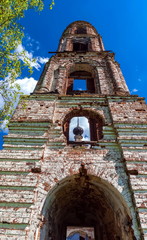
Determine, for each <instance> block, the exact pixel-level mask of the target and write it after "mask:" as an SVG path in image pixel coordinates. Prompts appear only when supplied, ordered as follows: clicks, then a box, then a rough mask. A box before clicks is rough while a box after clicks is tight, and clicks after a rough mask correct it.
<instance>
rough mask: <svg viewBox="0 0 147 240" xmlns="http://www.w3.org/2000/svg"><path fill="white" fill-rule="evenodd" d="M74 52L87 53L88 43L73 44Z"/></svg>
mask: <svg viewBox="0 0 147 240" xmlns="http://www.w3.org/2000/svg"><path fill="white" fill-rule="evenodd" d="M73 51H75V52H87V51H88V43H80V42H75V43H73Z"/></svg>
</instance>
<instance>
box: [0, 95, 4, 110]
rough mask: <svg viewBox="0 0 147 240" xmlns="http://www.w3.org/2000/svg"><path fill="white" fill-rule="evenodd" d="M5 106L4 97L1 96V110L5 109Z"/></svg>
mask: <svg viewBox="0 0 147 240" xmlns="http://www.w3.org/2000/svg"><path fill="white" fill-rule="evenodd" d="M3 106H4V99H3V97H2V95H1V94H0V109H3Z"/></svg>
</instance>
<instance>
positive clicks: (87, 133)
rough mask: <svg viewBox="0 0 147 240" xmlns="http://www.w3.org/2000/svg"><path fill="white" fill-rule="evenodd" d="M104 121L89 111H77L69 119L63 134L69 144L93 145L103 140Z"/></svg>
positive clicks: (64, 125)
mask: <svg viewBox="0 0 147 240" xmlns="http://www.w3.org/2000/svg"><path fill="white" fill-rule="evenodd" d="M102 128H103V120H102V118H100V117H99V116H98V114H93V113H92V112H89V111H80V110H79V111H76V112H73V113H71V116H69V117H67V120H66V121H65V122H64V124H63V132H64V134H65V136H66V139H67V143H75V144H81V143H84V144H92V143H95V142H97V141H99V140H100V139H102V138H103V132H102Z"/></svg>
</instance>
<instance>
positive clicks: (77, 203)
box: [40, 170, 135, 240]
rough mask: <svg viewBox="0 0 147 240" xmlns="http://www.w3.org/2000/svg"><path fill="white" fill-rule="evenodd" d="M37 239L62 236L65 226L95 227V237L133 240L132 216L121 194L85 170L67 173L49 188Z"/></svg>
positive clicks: (51, 239)
mask: <svg viewBox="0 0 147 240" xmlns="http://www.w3.org/2000/svg"><path fill="white" fill-rule="evenodd" d="M42 215H44V217H45V220H44V222H45V224H44V225H43V227H42V230H41V235H40V240H65V239H66V228H67V226H85V227H88V226H90V227H93V228H94V229H95V240H116V239H117V240H118V239H121V240H122V239H125V240H133V239H135V238H134V235H133V230H132V228H131V218H130V213H129V210H128V207H127V205H126V203H125V202H124V200H123V198H122V196H121V194H120V193H119V192H118V191H117V190H116V189H115V188H114V187H113V186H112V185H111V184H109V183H108V182H106V181H104V180H102V179H100V178H98V177H95V176H92V175H87V174H86V170H85V171H80V173H79V174H77V175H73V176H71V177H67V178H65V179H63V180H62V181H61V182H59V183H58V184H57V185H56V186H55V188H54V189H52V190H51V192H49V194H48V196H47V199H46V202H45V204H44V207H43V210H42Z"/></svg>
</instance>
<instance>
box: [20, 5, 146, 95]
mask: <svg viewBox="0 0 147 240" xmlns="http://www.w3.org/2000/svg"><path fill="white" fill-rule="evenodd" d="M49 3H50V2H49V0H48V1H47V0H45V8H44V10H43V11H42V12H37V11H36V12H35V11H34V10H28V11H26V12H25V17H24V18H23V19H21V20H20V23H21V24H22V25H23V27H24V32H25V38H24V40H23V45H22V46H20V48H19V50H20V49H21V48H22V47H23V48H24V49H25V50H26V53H27V54H28V56H29V57H30V61H31V59H32V57H36V65H35V66H34V67H35V68H34V73H33V75H31V76H30V75H29V73H27V72H26V71H24V72H23V74H22V76H21V79H22V81H21V82H22V85H23V89H25V90H24V92H29V91H32V89H33V87H34V86H35V81H34V80H38V79H39V76H40V74H41V71H42V68H43V66H44V64H43V63H44V62H45V61H46V60H47V58H49V57H51V54H49V53H48V52H49V51H56V50H57V47H58V43H59V39H60V37H61V34H62V32H63V31H64V29H65V28H66V27H67V26H68V24H70V23H71V22H73V21H77V20H84V21H88V22H90V23H91V24H92V25H93V26H94V27H95V28H96V29H97V31H98V33H99V34H100V35H101V36H102V39H103V42H104V46H105V49H106V50H112V51H113V52H114V53H115V54H116V55H115V59H116V60H117V61H118V62H119V63H120V66H121V69H122V72H123V75H124V77H125V79H126V82H127V85H128V87H129V89H130V92H131V94H137V95H139V96H142V97H146V98H147V91H146V89H147V81H146V76H147V60H146V59H147V58H146V56H147V47H146V44H147V14H146V13H147V1H146V0H140V1H138V0H111V1H110V0H103V1H100V0H91V1H88V0H74V1H71V0H55V6H54V8H53V10H49ZM24 79H25V80H24ZM19 81H20V80H19Z"/></svg>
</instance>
